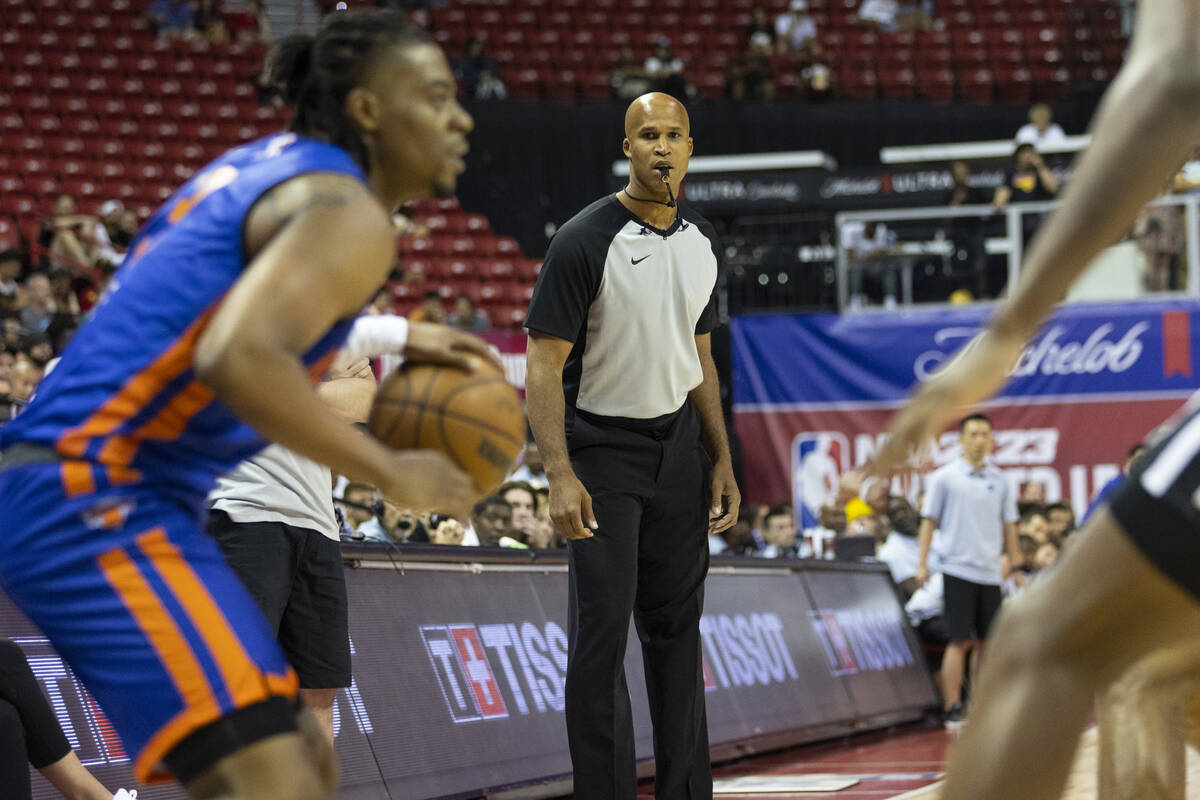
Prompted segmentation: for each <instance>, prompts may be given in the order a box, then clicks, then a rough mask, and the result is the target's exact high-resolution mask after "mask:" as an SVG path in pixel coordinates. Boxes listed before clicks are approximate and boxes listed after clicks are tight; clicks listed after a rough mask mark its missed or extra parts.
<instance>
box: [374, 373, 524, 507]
mask: <svg viewBox="0 0 1200 800" xmlns="http://www.w3.org/2000/svg"><path fill="white" fill-rule="evenodd" d="M367 427H368V428H369V429H370V431H371V434H372V435H373V436H375V438H377V439H379V440H380V441H381V442H383V443H384V444H386V445H387V446H388V447H391V448H392V449H394V450H413V449H417V450H440V451H441V452H443V453H445V454H446V455H447V456H449V457H450V459H451V460H452V461H453V462H454V463H455V464H457V465H458V466H460V467H462V469H463V470H464V471H466V472H467V474H469V475H470V476H471V477H472V478H474V480H475V486H476V488H477V489H479V493H480V494H481V495H483V494H487V493H488V492H491V491H493V490H494V489H496V487H498V486H499V485H500V484H501V483H502V482H503V481H504V478H505V476H507V475H508V474H509V473H510V472H512V470H513V466H514V465H515V464H516V460H517V456H518V455H520V453H521V449H522V448H523V447H524V446H525V412H524V410H523V409H522V408H521V398H520V397H519V396H518V395H517V390H516V389H514V388H513V387H512V385H511V384H510V383H509V382H508V381H507V380H505V379H504V375H503V374H501V373H500V372H499V371H498V370H496V369H494V368H493V367H491V366H488V365H484V366H480V367H479V368H478V369H477V370H476V371H475V372H465V371H464V370H461V369H455V368H453V367H439V366H432V365H429V364H413V365H407V364H406V365H405V366H403V367H401V368H400V369H398V370H396V372H394V373H393V374H392V375H390V376H388V378H387V380H385V381H384V382H383V384H382V385H381V386H380V387H379V391H378V392H376V394H375V402H374V404H373V405H372V407H371V416H370V419H368V420H367Z"/></svg>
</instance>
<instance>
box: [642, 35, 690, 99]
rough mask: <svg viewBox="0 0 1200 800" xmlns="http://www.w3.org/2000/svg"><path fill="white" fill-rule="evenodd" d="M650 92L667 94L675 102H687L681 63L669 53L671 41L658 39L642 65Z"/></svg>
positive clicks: (685, 83)
mask: <svg viewBox="0 0 1200 800" xmlns="http://www.w3.org/2000/svg"><path fill="white" fill-rule="evenodd" d="M644 69H645V70H646V77H648V78H649V79H650V87H651V90H652V91H656V92H662V93H664V94H669V95H671V96H672V97H674V98H675V99H676V100H681V101H682V100H687V95H688V91H687V89H688V85H687V80H686V79H685V78H684V77H683V61H682V60H680V59H679V57H678V56H675V55H673V54H672V53H671V40H670V39H667V38H662V39H659V40H658V41H657V42H656V43H655V45H654V52H653V54H652V55H651V56H650V57H649V58H647V59H646V63H645V65H644Z"/></svg>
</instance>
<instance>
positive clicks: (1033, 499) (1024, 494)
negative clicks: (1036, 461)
mask: <svg viewBox="0 0 1200 800" xmlns="http://www.w3.org/2000/svg"><path fill="white" fill-rule="evenodd" d="M1024 503H1033V504H1034V505H1039V506H1044V505H1046V484H1044V483H1040V482H1038V481H1026V482H1025V483H1024V484H1022V485H1021V496H1020V497H1019V498H1018V499H1017V505H1018V507H1020V506H1021V505H1022V504H1024Z"/></svg>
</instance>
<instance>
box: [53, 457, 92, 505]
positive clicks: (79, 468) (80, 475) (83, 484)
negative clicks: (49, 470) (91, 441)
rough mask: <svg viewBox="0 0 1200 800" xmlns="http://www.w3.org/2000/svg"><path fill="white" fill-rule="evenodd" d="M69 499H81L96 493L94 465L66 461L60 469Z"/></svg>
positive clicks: (64, 488) (84, 462)
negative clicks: (93, 474)
mask: <svg viewBox="0 0 1200 800" xmlns="http://www.w3.org/2000/svg"><path fill="white" fill-rule="evenodd" d="M58 471H59V474H60V475H61V477H62V484H63V490H64V491H66V493H67V497H79V496H80V495H84V494H91V493H92V492H94V491H96V480H95V478H93V477H92V465H91V464H89V463H87V462H86V461H64V462H62V464H61V465H60V466H59V468H58Z"/></svg>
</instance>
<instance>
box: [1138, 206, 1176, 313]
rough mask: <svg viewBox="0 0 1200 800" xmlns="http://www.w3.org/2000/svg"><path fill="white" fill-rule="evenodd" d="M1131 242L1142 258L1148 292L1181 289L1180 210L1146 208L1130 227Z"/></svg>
mask: <svg viewBox="0 0 1200 800" xmlns="http://www.w3.org/2000/svg"><path fill="white" fill-rule="evenodd" d="M1133 239H1134V241H1136V242H1137V247H1138V250H1139V251H1140V252H1141V254H1142V258H1143V268H1142V286H1143V287H1144V288H1145V290H1146V291H1147V292H1165V291H1172V290H1176V289H1181V288H1184V284H1185V283H1186V280H1187V278H1186V275H1185V273H1184V270H1183V268H1182V267H1183V260H1182V258H1181V256H1182V254H1183V246H1184V241H1185V237H1184V222H1183V209H1181V208H1178V207H1176V206H1166V205H1163V206H1147V207H1146V208H1144V209H1142V211H1141V213H1140V214H1138V218H1137V221H1136V222H1134V223H1133Z"/></svg>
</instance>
